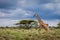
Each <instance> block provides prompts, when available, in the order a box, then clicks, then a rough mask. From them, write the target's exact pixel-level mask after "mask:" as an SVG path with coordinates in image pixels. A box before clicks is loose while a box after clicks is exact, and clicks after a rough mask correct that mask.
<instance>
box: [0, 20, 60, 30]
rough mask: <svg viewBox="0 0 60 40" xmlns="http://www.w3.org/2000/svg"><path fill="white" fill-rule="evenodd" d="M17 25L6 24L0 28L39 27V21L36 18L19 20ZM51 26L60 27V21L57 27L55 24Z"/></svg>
mask: <svg viewBox="0 0 60 40" xmlns="http://www.w3.org/2000/svg"><path fill="white" fill-rule="evenodd" d="M15 25H18V26H16V27H9V26H6V27H0V28H2V29H4V28H11V29H21V28H24V29H30V28H39V25H38V22H37V21H35V20H21V21H19V22H18V23H15ZM49 28H60V22H59V23H58V24H57V27H55V26H53V27H51V26H49Z"/></svg>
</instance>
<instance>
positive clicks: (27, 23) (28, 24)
mask: <svg viewBox="0 0 60 40" xmlns="http://www.w3.org/2000/svg"><path fill="white" fill-rule="evenodd" d="M16 25H19V26H24V27H25V28H31V27H32V26H33V25H35V26H36V25H38V24H37V21H35V20H21V21H19V23H16Z"/></svg>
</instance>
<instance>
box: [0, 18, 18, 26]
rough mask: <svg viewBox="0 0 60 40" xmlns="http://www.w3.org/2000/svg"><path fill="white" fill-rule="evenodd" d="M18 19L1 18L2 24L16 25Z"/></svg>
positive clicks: (0, 22)
mask: <svg viewBox="0 0 60 40" xmlns="http://www.w3.org/2000/svg"><path fill="white" fill-rule="evenodd" d="M17 22H18V20H10V19H0V26H14V24H15V23H17Z"/></svg>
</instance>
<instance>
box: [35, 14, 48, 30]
mask: <svg viewBox="0 0 60 40" xmlns="http://www.w3.org/2000/svg"><path fill="white" fill-rule="evenodd" d="M34 16H35V17H36V18H37V19H38V22H39V24H40V28H41V27H43V28H45V30H46V31H49V28H48V24H45V23H44V22H43V21H42V20H41V18H40V17H39V15H38V14H37V13H35V14H34Z"/></svg>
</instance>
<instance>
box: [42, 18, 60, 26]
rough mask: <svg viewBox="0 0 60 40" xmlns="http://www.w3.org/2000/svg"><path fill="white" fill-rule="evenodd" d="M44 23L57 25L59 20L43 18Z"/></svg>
mask: <svg viewBox="0 0 60 40" xmlns="http://www.w3.org/2000/svg"><path fill="white" fill-rule="evenodd" d="M43 21H44V22H45V23H47V24H49V26H57V24H58V23H59V22H60V20H57V19H55V20H43Z"/></svg>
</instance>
